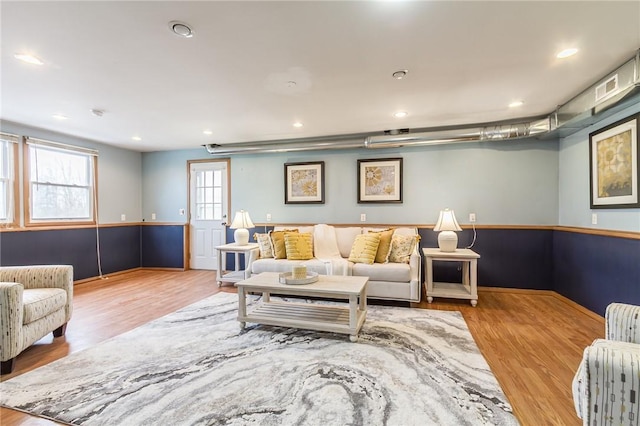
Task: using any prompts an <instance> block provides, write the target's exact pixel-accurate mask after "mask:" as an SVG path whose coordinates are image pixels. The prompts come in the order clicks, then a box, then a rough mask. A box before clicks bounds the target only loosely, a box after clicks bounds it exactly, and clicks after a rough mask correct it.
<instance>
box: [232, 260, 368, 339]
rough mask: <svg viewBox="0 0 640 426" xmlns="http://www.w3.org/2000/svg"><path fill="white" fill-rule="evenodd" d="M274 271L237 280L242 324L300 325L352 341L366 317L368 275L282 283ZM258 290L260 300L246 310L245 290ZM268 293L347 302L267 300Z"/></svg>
mask: <svg viewBox="0 0 640 426" xmlns="http://www.w3.org/2000/svg"><path fill="white" fill-rule="evenodd" d="M278 277H279V274H278V273H277V272H263V273H262V274H258V275H254V276H252V277H251V278H248V279H246V280H243V281H240V282H237V283H236V284H235V285H236V287H238V321H240V326H241V327H243V328H244V326H245V323H247V322H252V323H258V324H266V325H275V326H282V327H293V328H302V329H308V330H318V331H329V332H333V333H343V334H349V338H350V339H351V341H352V342H355V341H356V340H357V338H358V333H359V332H360V329H361V328H362V324H364V321H365V319H366V317H367V283H368V281H369V278H368V277H352V276H337V275H320V276H319V277H318V281H316V282H314V283H311V284H302V285H291V284H282V283H280V282H279V280H278ZM251 292H255V293H262V301H261V302H259V303H257V304H256V306H254V307H253V308H252V309H251V310H250V311H247V304H246V303H247V302H246V295H247V293H251ZM271 294H277V295H280V296H302V297H321V298H330V299H346V300H347V301H348V305H325V304H321V303H314V302H310V303H300V302H289V301H282V300H271Z"/></svg>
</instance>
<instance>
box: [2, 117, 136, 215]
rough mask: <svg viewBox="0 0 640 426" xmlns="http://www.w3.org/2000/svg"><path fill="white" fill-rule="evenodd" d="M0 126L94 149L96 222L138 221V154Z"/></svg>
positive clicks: (17, 126)
mask: <svg viewBox="0 0 640 426" xmlns="http://www.w3.org/2000/svg"><path fill="white" fill-rule="evenodd" d="M0 127H1V128H2V131H3V132H6V133H12V134H16V135H20V136H31V137H34V138H40V139H45V140H50V141H53V142H61V143H65V144H69V145H75V146H82V147H87V148H94V149H97V150H98V215H99V222H100V223H122V221H121V220H120V215H121V214H125V216H126V221H125V223H127V222H140V221H141V220H142V197H141V191H142V184H141V176H142V155H141V153H139V152H135V151H128V150H126V149H121V148H116V147H113V146H109V145H104V144H101V143H98V142H95V141H90V140H86V139H81V138H76V137H73V136H69V135H64V134H60V133H55V132H51V131H47V130H43V129H38V128H33V127H28V126H23V125H21V124H17V123H11V122H7V121H3V122H1V123H0Z"/></svg>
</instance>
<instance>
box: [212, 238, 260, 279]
mask: <svg viewBox="0 0 640 426" xmlns="http://www.w3.org/2000/svg"><path fill="white" fill-rule="evenodd" d="M258 247H259V246H258V244H257V243H249V244H245V245H242V246H241V245H238V244H236V243H230V244H223V245H221V246H217V247H216V250H217V251H218V271H217V274H216V280H217V281H216V283H217V284H218V287H220V286H221V285H222V283H223V282H228V283H237V282H238V281H242V280H245V279H247V278H249V277H250V276H251V271H249V270H246V267H247V265H248V264H249V259H248V256H256V257H257V255H258V253H259V248H258ZM227 253H234V254H235V270H234V271H232V272H229V273H226V274H225V273H224V270H223V268H222V265H223V262H222V260H223V258H224V257H226V254H227ZM240 253H244V264H245V269H240Z"/></svg>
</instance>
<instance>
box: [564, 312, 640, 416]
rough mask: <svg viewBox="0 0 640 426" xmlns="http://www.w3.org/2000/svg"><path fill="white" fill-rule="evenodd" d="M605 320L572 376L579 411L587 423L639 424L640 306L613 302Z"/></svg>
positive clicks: (575, 401)
mask: <svg viewBox="0 0 640 426" xmlns="http://www.w3.org/2000/svg"><path fill="white" fill-rule="evenodd" d="M605 321H606V326H605V327H606V328H605V335H606V336H605V337H606V339H597V340H595V341H594V342H593V343H592V344H591V345H590V346H588V347H587V348H586V349H585V350H584V355H583V358H582V362H581V363H580V365H579V367H578V371H577V372H576V375H575V377H574V379H573V386H572V387H573V402H574V405H575V408H576V413H577V414H578V417H580V418H581V419H582V422H583V424H584V425H598V426H605V425H622V424H624V425H639V424H640V401H639V400H638V399H639V397H640V306H634V305H627V304H623V303H612V304H611V305H609V306H607V311H606V314H605Z"/></svg>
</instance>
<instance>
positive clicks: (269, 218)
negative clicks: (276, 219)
mask: <svg viewBox="0 0 640 426" xmlns="http://www.w3.org/2000/svg"><path fill="white" fill-rule="evenodd" d="M267 222H271V213H267Z"/></svg>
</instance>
